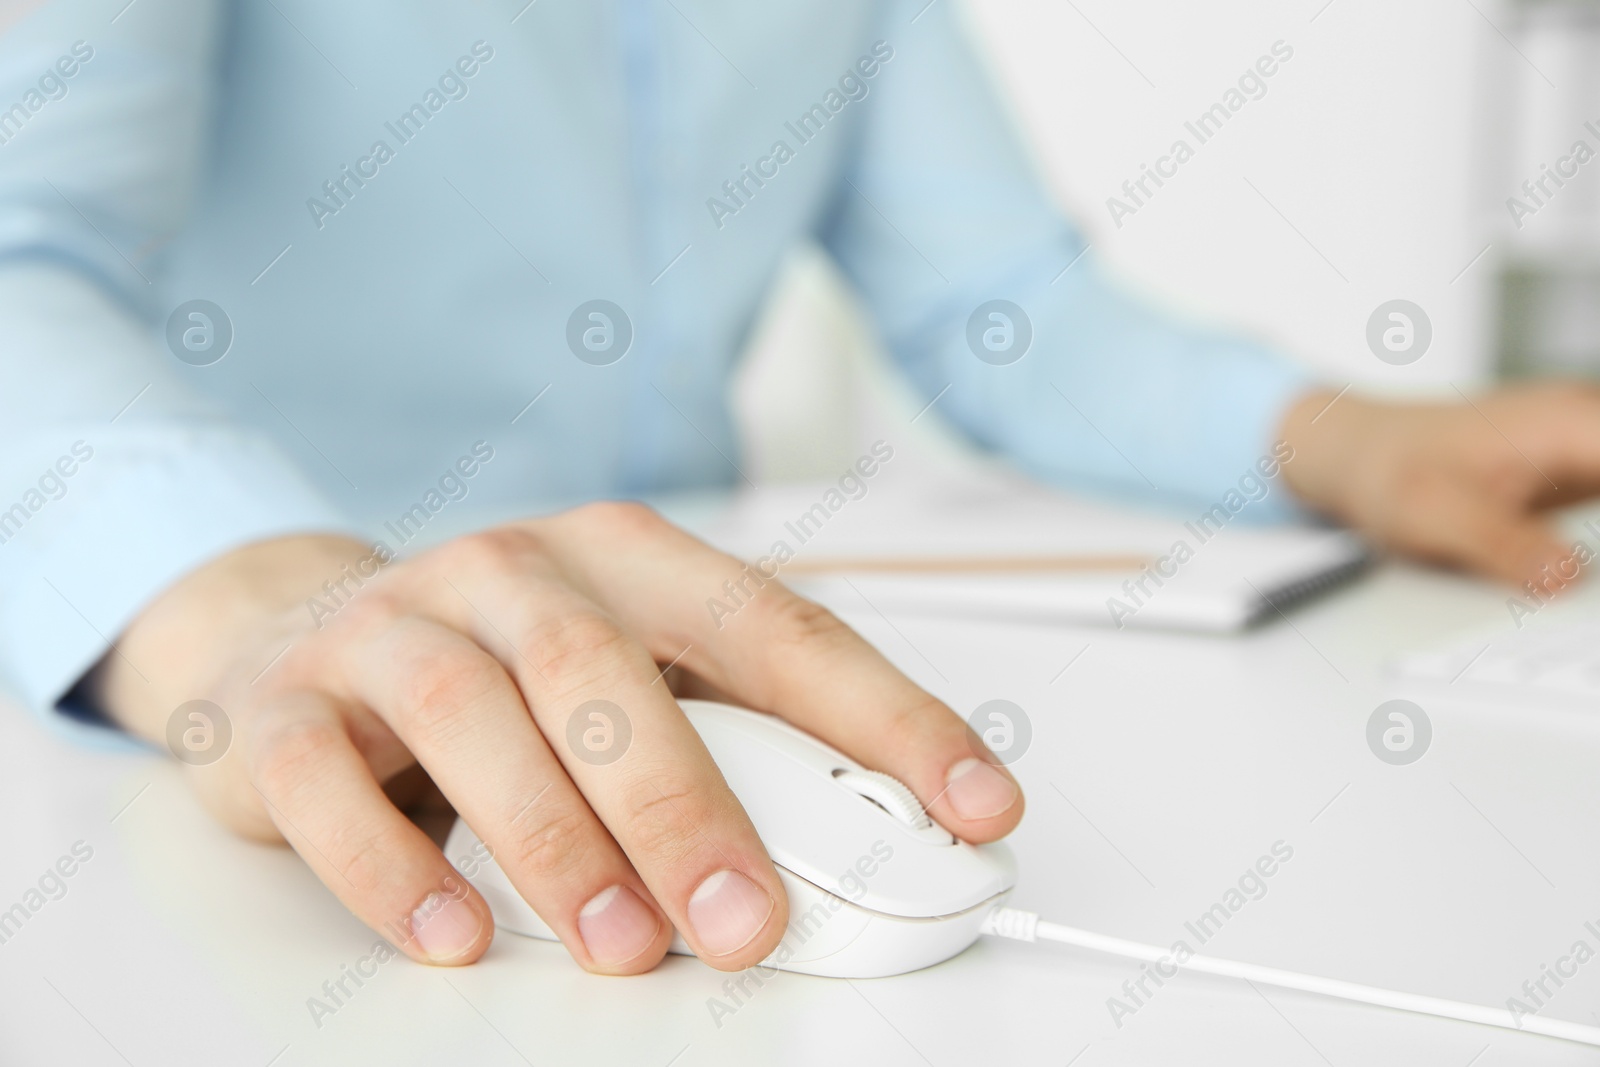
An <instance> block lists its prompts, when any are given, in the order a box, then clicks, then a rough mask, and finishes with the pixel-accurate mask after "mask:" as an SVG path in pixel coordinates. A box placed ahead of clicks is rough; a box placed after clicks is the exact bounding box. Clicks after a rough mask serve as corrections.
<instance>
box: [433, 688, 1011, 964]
mask: <svg viewBox="0 0 1600 1067" xmlns="http://www.w3.org/2000/svg"><path fill="white" fill-rule="evenodd" d="M679 703H680V704H681V705H682V707H683V710H684V713H685V714H686V715H688V716H689V721H690V722H692V723H693V724H694V727H695V729H696V730H698V731H699V732H700V737H701V739H702V740H703V741H705V744H706V748H707V749H709V750H710V752H711V756H712V758H713V759H715V760H716V761H717V766H718V767H720V768H721V769H722V774H723V777H725V778H726V779H727V780H728V785H729V787H730V788H732V790H733V793H734V795H735V796H737V797H738V798H739V801H740V803H742V804H743V805H744V810H745V811H746V812H747V813H748V814H749V816H750V821H751V822H752V823H753V824H754V825H755V828H756V832H757V833H759V834H760V835H761V840H762V841H763V842H764V843H765V844H766V846H767V852H768V854H769V855H770V856H771V857H772V862H773V863H774V864H775V865H776V866H777V868H778V876H779V877H780V878H781V879H782V880H783V885H784V888H785V889H786V890H788V893H789V927H788V930H787V931H786V932H785V934H784V937H783V940H782V941H781V942H780V943H779V945H778V947H777V949H776V950H775V951H774V952H773V953H772V954H771V955H770V956H768V957H767V959H766V960H765V961H763V964H764V965H765V966H768V967H776V968H779V969H782V970H786V971H798V972H800V973H802V974H817V975H825V976H828V977H832V978H882V977H887V976H888V975H893V974H904V973H905V972H907V971H915V970H918V969H919V968H922V967H928V966H931V965H933V964H935V963H941V962H943V961H944V960H947V959H949V958H950V957H951V956H954V955H955V954H956V953H958V952H960V951H962V950H963V949H965V948H966V947H967V946H968V945H970V944H972V943H973V942H974V941H976V940H977V939H978V936H979V927H980V926H981V924H982V923H983V920H984V918H985V916H987V915H988V914H989V912H990V911H991V910H993V908H994V907H995V906H996V905H997V904H999V903H1001V902H1002V901H1003V900H1004V899H1005V897H1006V896H1007V894H1009V893H1010V892H1011V889H1012V887H1013V886H1014V885H1015V884H1016V866H1015V864H1014V862H1013V861H1012V858H1011V853H1010V850H1008V849H1007V848H1006V847H1005V846H1004V845H998V844H993V845H981V846H978V845H970V844H967V843H966V842H963V841H957V840H956V839H955V838H953V837H952V836H951V835H950V834H949V832H947V831H946V830H944V829H942V828H941V827H940V826H939V825H938V824H937V823H935V822H934V821H933V820H932V819H930V818H929V817H928V816H927V815H926V814H925V813H924V812H923V810H922V806H921V805H920V804H919V803H918V802H917V798H916V796H915V795H914V794H913V793H912V792H911V790H910V789H908V788H906V786H905V785H904V784H903V783H901V782H900V781H898V780H897V779H895V778H891V777H890V776H889V775H887V774H881V773H879V772H877V771H869V770H867V769H866V768H865V767H863V766H861V765H860V764H859V763H857V762H856V761H855V760H853V759H851V758H850V757H848V756H846V755H844V754H843V753H841V752H838V751H837V750H835V749H833V748H832V747H830V746H828V745H826V744H824V743H823V742H821V741H819V740H817V739H816V738H814V737H812V736H811V735H810V734H807V733H805V732H804V731H802V730H798V729H796V728H795V727H793V726H791V725H789V724H788V723H786V722H784V721H783V720H781V719H778V718H776V717H774V716H772V715H764V714H761V713H759V712H754V711H747V710H745V709H743V708H736V707H731V706H729V705H726V704H714V703H711V702H710V701H704V700H684V701H680V702H679ZM624 758H626V757H624ZM487 851H488V850H487V849H485V847H484V846H483V845H482V843H481V842H480V840H479V838H478V836H477V835H476V834H475V833H473V831H472V829H471V828H470V827H468V826H467V824H466V822H465V821H464V820H458V821H457V823H456V826H455V828H454V829H453V830H452V831H451V833H450V839H449V841H448V842H446V844H445V855H446V856H448V857H449V858H450V859H451V860H452V861H453V862H454V863H455V864H456V866H457V867H459V868H460V869H461V871H462V873H463V874H464V875H465V876H466V877H467V878H468V880H469V881H470V882H472V884H473V885H474V886H476V887H477V889H478V891H479V892H480V893H482V894H483V898H484V899H485V900H486V901H488V903H489V907H490V908H491V909H492V910H493V912H494V920H495V925H496V926H498V927H499V928H500V929H502V930H507V931H510V932H512V933H517V934H525V935H527V936H530V937H539V938H544V939H546V940H549V941H555V940H557V938H556V935H555V934H554V933H552V932H551V930H550V928H549V927H548V926H546V925H545V923H544V921H543V920H542V919H540V918H539V916H538V914H537V913H535V912H534V910H533V909H532V908H531V907H529V906H528V904H527V903H526V902H525V901H524V900H523V899H522V897H521V896H520V895H519V894H518V893H517V891H516V889H514V888H513V887H512V885H511V882H510V880H509V879H508V878H506V876H505V873H504V872H503V871H501V870H500V867H499V865H498V864H497V863H495V862H494V860H493V859H492V858H486V857H487ZM671 951H673V952H676V953H679V954H681V955H690V954H691V952H690V949H689V947H688V945H686V944H685V943H684V941H683V938H682V936H681V935H680V936H675V937H674V938H673V941H672V948H671Z"/></svg>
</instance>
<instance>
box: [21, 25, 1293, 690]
mask: <svg viewBox="0 0 1600 1067" xmlns="http://www.w3.org/2000/svg"><path fill="white" fill-rule="evenodd" d="M804 240H814V241H815V242H817V243H818V244H820V246H821V247H822V248H824V249H825V250H826V251H827V252H828V253H829V254H831V256H832V257H833V258H834V259H835V260H836V261H837V263H838V264H839V266H840V268H841V269H842V272H843V274H844V276H845V277H846V278H847V279H848V280H849V281H850V283H851V284H852V285H853V286H854V287H855V290H856V292H857V293H858V294H859V297H860V299H861V302H862V304H863V306H864V307H865V308H866V309H867V311H868V312H869V314H870V315H871V317H872V320H873V321H874V323H875V325H876V327H877V329H878V331H879V332H880V334H881V336H882V339H883V341H884V343H885V345H886V346H887V348H888V350H889V351H890V352H891V353H892V355H893V357H894V358H895V360H897V361H898V363H899V365H900V366H901V367H902V368H903V370H904V372H905V374H906V375H907V376H908V377H909V378H910V380H911V381H912V383H913V384H914V386H915V388H916V390H917V391H918V392H919V393H920V394H921V395H923V396H924V397H926V398H928V399H930V400H932V399H933V398H934V397H935V396H938V397H939V399H938V402H937V409H938V411H939V412H940V413H942V415H943V416H944V417H945V418H946V419H948V420H949V421H950V422H952V423H953V424H954V425H955V426H956V427H958V428H959V429H960V430H961V431H962V432H964V433H965V434H967V435H969V436H970V438H971V439H972V440H973V441H975V442H977V443H978V444H979V445H981V446H983V447H985V448H988V449H991V450H993V451H996V452H998V453H1001V454H1004V455H1005V456H1008V457H1010V458H1011V459H1012V460H1014V461H1015V462H1016V463H1017V464H1018V465H1019V466H1021V467H1022V468H1024V469H1026V470H1028V471H1030V472H1032V473H1034V474H1036V475H1038V476H1040V477H1042V478H1044V479H1047V480H1050V481H1053V482H1055V483H1058V484H1062V485H1068V486H1075V487H1086V488H1091V489H1095V490H1099V491H1104V492H1111V493H1116V494H1122V495H1141V494H1142V495H1150V494H1151V493H1153V492H1157V491H1159V492H1160V493H1161V494H1164V495H1165V496H1166V497H1167V498H1169V499H1172V500H1175V501H1184V502H1194V503H1202V504H1204V503H1209V502H1211V501H1213V500H1215V499H1217V498H1218V496H1219V494H1221V493H1223V492H1225V491H1226V490H1227V488H1229V487H1230V486H1232V485H1234V484H1235V483H1236V482H1237V481H1238V479H1239V477H1240V475H1241V474H1242V473H1244V472H1246V471H1247V470H1249V469H1250V468H1252V467H1253V466H1254V464H1255V462H1256V459H1257V458H1258V457H1259V456H1261V455H1262V454H1263V453H1266V452H1268V451H1270V449H1271V445H1272V441H1271V436H1272V434H1273V431H1274V427H1275V425H1276V423H1277V421H1278V420H1279V418H1280V417H1281V414H1282V412H1283V409H1284V407H1285V405H1286V404H1287V403H1288V402H1289V400H1290V397H1291V394H1293V393H1294V392H1295V391H1297V390H1299V389H1301V388H1303V387H1304V384H1305V383H1304V382H1303V381H1302V379H1301V376H1300V375H1299V373H1297V372H1296V371H1294V370H1292V369H1291V368H1290V367H1289V366H1288V365H1287V364H1285V363H1283V362H1280V361H1278V360H1277V359H1275V358H1274V357H1273V356H1271V355H1270V354H1269V353H1266V352H1264V351H1262V350H1260V349H1258V348H1257V347H1255V346H1253V345H1250V344H1246V343H1241V342H1239V341H1237V340H1233V339H1228V338H1222V337H1214V336H1203V335H1199V334H1197V333H1194V332H1190V331H1187V330H1185V329H1183V328H1181V327H1179V326H1176V325H1174V324H1172V323H1169V322H1168V321H1165V320H1164V319H1163V318H1161V317H1160V316H1158V315H1156V314H1154V313H1152V312H1151V311H1150V310H1149V309H1147V308H1145V307H1143V306H1141V305H1140V304H1138V303H1137V302H1135V301H1133V300H1131V299H1130V298H1129V297H1128V296H1126V295H1124V294H1123V293H1121V292H1118V291H1117V290H1116V289H1114V288H1112V287H1111V286H1109V285H1108V284H1107V282H1106V281H1105V280H1104V278H1103V277H1102V275H1101V274H1100V273H1099V272H1098V271H1097V269H1096V266H1095V263H1094V261H1093V257H1090V256H1085V255H1084V254H1083V253H1084V244H1083V241H1082V239H1081V238H1080V237H1079V236H1078V235H1077V234H1076V233H1075V232H1074V230H1073V229H1072V227H1071V226H1069V225H1068V224H1067V223H1066V222H1065V221H1064V220H1063V218H1062V217H1061V215H1060V214H1059V212H1058V211H1057V209H1056V208H1055V207H1054V206H1053V205H1052V204H1051V202H1050V200H1049V198H1048V196H1047V195H1046V193H1045V191H1044V189H1043V187H1042V186H1041V184H1040V182H1039V180H1038V177H1037V176H1036V174H1035V173H1034V170H1033V168H1032V167H1031V165H1030V163H1029V161H1028V160H1027V158H1026V156H1025V153H1024V150H1023V148H1022V147H1021V144H1020V142H1019V140H1018V138H1017V136H1016V133H1015V132H1014V130H1013V129H1012V128H1011V126H1010V123H1009V121H1008V119H1007V117H1006V113H1005V110H1004V108H1003V107H1001V106H1000V105H999V104H998V102H997V100H996V97H995V94H994V91H993V89H992V87H991V85H990V84H989V82H988V80H987V79H986V77H985V75H984V73H983V71H982V70H981V69H980V64H979V63H978V62H977V60H976V59H975V57H974V54H973V50H972V48H971V45H970V43H969V41H968V40H967V38H966V36H965V33H964V31H963V29H962V27H961V14H960V12H959V10H957V9H956V8H955V7H954V5H953V4H952V2H951V0H934V2H932V3H928V0H906V2H900V0H870V2H869V0H805V2H801V0H762V2H761V3H750V2H748V0H593V2H580V0H538V2H535V3H526V0H475V2H467V0H462V2H458V3H450V4H446V3H431V4H430V3H421V2H418V0H339V2H338V3H327V2H324V0H271V2H268V0H234V2H224V0H136V2H134V3H132V4H131V5H130V4H128V0H55V2H53V3H49V4H47V5H45V6H43V7H42V8H40V9H39V10H37V11H35V12H33V13H32V14H30V15H29V16H27V17H26V18H24V19H23V20H22V21H21V22H20V23H19V24H18V25H17V26H15V27H13V28H11V29H10V30H8V31H6V34H5V36H4V38H3V39H0V675H3V679H4V682H5V683H6V685H7V686H8V687H9V688H10V689H12V690H14V691H15V693H16V694H17V695H18V696H19V697H20V699H22V700H23V701H25V702H26V703H28V704H29V705H32V706H35V707H39V708H47V707H49V706H51V705H53V704H54V703H56V702H57V701H58V700H59V699H60V697H61V696H62V694H63V693H64V692H65V691H66V690H67V689H68V688H69V687H70V686H71V684H72V683H73V681H74V680H75V679H76V678H78V677H79V676H80V675H81V674H82V672H83V671H84V670H86V669H87V668H88V667H89V666H91V665H92V664H93V663H94V662H95V661H96V660H97V659H98V658H99V657H100V656H102V655H103V654H105V651H106V647H107V645H106V641H107V640H108V639H110V638H113V637H115V635H116V634H117V633H119V632H120V631H121V630H122V629H123V628H124V627H125V626H126V625H127V623H128V622H129V621H130V619H132V618H133V617H134V616H135V615H136V614H137V612H138V611H139V610H140V608H141V607H142V606H143V605H144V604H146V603H147V602H149V600H150V599H151V598H152V597H154V596H155V595H156V594H157V593H158V592H159V591H160V590H161V589H163V588H164V587H165V586H167V585H169V584H170V583H172V582H173V581H174V580H175V579H177V578H178V577H180V576H181V575H182V574H184V573H185V572H187V571H189V570H191V569H193V568H194V567H195V566H197V565H198V564H200V563H202V562H203V561H205V560H207V559H209V558H212V557H215V556H216V555H218V554H220V553H223V552H225V551H227V550H229V549H231V548H234V547H237V546H239V545H242V544H245V543H248V542H251V541H256V540H260V539H263V538H267V537H272V536H277V535H282V534H287V533H291V532H296V531H302V532H303V531H319V530H329V531H353V532H358V533H361V534H363V535H365V536H382V535H383V532H384V526H383V523H384V522H385V521H390V522H393V521H394V520H395V519H396V518H397V517H398V516H400V515H402V514H403V513H407V512H408V509H409V510H410V513H412V514H413V515H415V514H416V512H415V510H414V508H415V506H416V505H418V504H419V503H421V504H422V505H423V508H424V510H426V509H427V508H429V507H432V505H433V503H435V502H442V500H443V499H446V498H448V496H449V494H450V493H451V492H453V491H454V489H453V487H454V486H455V485H457V484H460V485H463V486H466V487H468V488H470V492H471V493H472V494H474V500H475V501H476V502H477V504H479V505H480V506H481V505H492V506H495V507H499V508H501V509H503V510H505V511H507V512H510V511H516V510H533V509H536V508H539V507H544V506H549V505H550V504H551V503H552V502H572V501H577V500H580V499H584V498H593V497H603V496H629V495H638V494H644V493H655V492H663V491H668V490H677V489H689V488H696V487H714V486H724V485H732V484H735V483H736V482H737V480H738V475H737V473H736V471H735V468H734V464H735V463H736V462H737V461H738V457H737V445H736V442H735V435H734V430H733V424H732V421H731V418H730V412H729V406H728V382H729V377H730V374H731V372H732V370H733V367H734V361H735V359H736V357H737V355H738V353H739V352H740V351H741V347H742V345H743V343H744V342H745V340H746V334H747V333H748V331H749V329H750V326H751V322H752V319H753V318H754V316H755V314H756V311H757V309H758V307H759V305H760V303H761V300H762V298H763V296H764V295H765V294H766V292H767V290H768V288H769V285H770V283H771V282H772V280H773V278H774V275H775V272H776V271H777V270H778V268H779V265H780V263H781V261H782V260H783V257H784V255H785V253H786V252H788V251H789V250H791V249H792V248H793V247H794V246H795V245H796V243H797V242H801V241H804ZM997 300H998V301H1007V302H1009V305H1010V306H1006V305H999V306H996V307H994V308H987V309H984V310H983V311H981V312H980V313H979V314H977V315H976V316H975V315H974V313H975V312H977V311H979V309H980V305H986V304H988V303H989V302H990V301H997ZM194 301H205V302H209V303H203V304H195V303H192V302H194ZM594 301H605V302H608V303H605V304H593V303H591V302H594ZM1015 308H1020V309H1021V311H1022V315H1021V316H1019V315H1017V314H1016V312H1015V310H1014V309H1015ZM218 309H220V311H221V314H220V315H219V314H218V313H217V312H218ZM1024 342H1025V343H1026V346H1027V347H1026V352H1025V354H1023V355H1022V357H1021V358H1020V359H1015V358H1013V357H1014V356H1015V354H1016V353H1017V352H1018V351H1020V350H1021V346H1022V345H1023V343H1024ZM1008 346H1009V347H1008ZM224 350H225V354H222V353H223V352H224ZM219 354H221V358H220V359H217V358H216V357H217V356H218V355H219ZM618 356H620V358H617V357H618ZM980 357H982V358H980ZM212 360H214V362H213V361H212ZM941 394H942V395H941ZM535 397H537V398H538V400H537V403H535V404H534V405H533V406H532V407H528V405H529V403H530V401H532V400H534V398H535ZM475 447H476V448H477V449H478V452H477V453H474V448H475ZM484 449H489V450H492V458H490V459H489V460H488V461H487V462H483V461H481V456H482V451H483V450H484ZM475 456H476V457H478V458H476V459H475V458H474V457H475ZM458 465H459V466H458ZM468 467H471V468H472V470H473V473H472V475H471V476H470V477H468V476H467V475H466V474H465V470H466V469H467V468H468ZM452 470H455V471H457V472H458V473H457V475H456V477H455V479H454V480H451V479H449V478H446V477H445V476H446V475H448V474H449V473H450V472H451V471H452ZM430 491H434V492H433V495H432V496H431V497H430V496H428V493H429V492H430ZM417 521H419V522H420V521H422V520H421V519H420V518H419V519H418V520H417ZM389 543H391V544H393V541H392V540H390V542H389Z"/></svg>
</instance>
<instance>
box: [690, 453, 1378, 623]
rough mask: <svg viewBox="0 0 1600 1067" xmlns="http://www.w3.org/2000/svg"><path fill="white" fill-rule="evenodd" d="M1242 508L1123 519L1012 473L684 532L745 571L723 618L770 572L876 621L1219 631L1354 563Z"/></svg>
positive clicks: (798, 505) (1351, 572) (1306, 592)
mask: <svg viewBox="0 0 1600 1067" xmlns="http://www.w3.org/2000/svg"><path fill="white" fill-rule="evenodd" d="M856 483H859V485H858V484H856ZM847 488H848V489H850V490H853V491H854V494H855V495H852V493H851V492H846V489H847ZM1250 511H1251V508H1250V506H1249V505H1246V506H1245V507H1244V508H1242V509H1241V510H1240V511H1239V512H1237V513H1232V512H1229V511H1228V510H1227V509H1226V508H1225V507H1223V508H1221V509H1220V510H1218V509H1212V510H1210V511H1206V512H1196V513H1194V514H1185V513H1183V512H1175V513H1163V512H1152V511H1141V510H1133V509H1126V508H1120V507H1116V506H1111V505H1107V504H1105V503H1103V502H1100V501H1092V500H1088V499H1085V498H1082V497H1075V496H1070V495H1067V494H1063V493H1059V492H1056V491H1054V490H1048V489H1044V488H1041V487H1039V486H1037V485H1034V484H1032V483H1027V482H1023V481H1021V480H1020V479H1015V480H1013V479H986V480H984V481H983V482H981V483H961V484H949V483H940V484H938V485H923V486H907V485H905V484H891V485H873V484H871V483H870V482H869V481H863V480H860V479H856V480H854V482H852V483H851V484H850V485H848V486H840V485H826V484H818V485H807V486H785V487H782V488H772V487H768V488H764V489H762V490H760V491H759V492H753V493H750V494H748V495H746V496H742V497H739V498H736V499H735V501H734V502H733V503H732V505H730V506H729V507H727V508H726V509H725V510H723V511H721V513H719V514H717V515H715V516H713V517H711V518H710V519H709V520H708V521H704V522H699V523H695V524H694V526H695V527H696V529H697V532H699V533H700V534H701V535H702V536H704V537H706V538H707V539H708V540H710V541H711V542H712V543H713V544H716V545H718V546H719V547H722V548H724V549H726V550H728V551H730V552H733V553H734V554H735V555H738V556H740V557H741V558H743V559H745V560H747V561H749V563H750V565H751V568H752V575H753V576H752V577H751V578H749V579H747V580H746V581H745V582H744V583H743V585H744V589H743V590H741V589H739V588H738V587H735V588H732V589H725V590H723V591H722V596H721V597H720V598H712V599H718V600H720V601H722V602H724V610H727V611H729V612H732V611H733V610H735V609H736V608H737V607H738V606H739V601H740V600H741V599H742V598H743V597H744V596H746V595H748V592H749V591H752V590H754V588H755V587H756V577H754V576H759V575H763V574H765V575H770V574H772V573H774V572H775V573H776V574H778V575H779V576H780V577H781V578H782V580H783V581H784V582H785V583H786V584H788V585H790V586H792V587H793V588H795V589H797V590H798V591H800V592H802V593H804V594H806V595H808V596H810V597H812V598H814V599H817V600H819V601H821V602H822V603H824V604H827V605H828V606H830V607H833V608H835V609H836V610H845V611H849V610H858V611H859V610H877V611H880V612H883V613H884V614H885V615H888V616H889V617H891V618H892V617H894V615H895V614H897V613H898V614H905V613H916V614H924V615H927V614H933V615H943V616H960V617H968V618H996V619H1009V620H1015V621H1030V622H1040V623H1059V624H1071V625H1085V624H1088V625H1104V626H1108V627H1114V628H1117V629H1123V628H1130V627H1140V628H1144V627H1153V628H1165V629H1178V630H1191V631H1208V632H1232V631H1238V630H1243V629H1245V628H1247V627H1249V626H1251V625H1253V624H1255V623H1258V622H1261V621H1263V620H1267V619H1271V618H1276V617H1278V615H1279V614H1280V613H1286V612H1289V611H1291V610H1293V608H1295V607H1296V606H1298V605H1299V604H1301V603H1303V602H1305V601H1306V600H1309V599H1310V598H1312V597H1314V596H1316V595H1318V594H1319V593H1321V592H1323V591H1326V590H1329V589H1332V588H1334V587H1335V586H1337V585H1339V584H1340V583H1342V582H1345V581H1347V580H1349V579H1350V578H1352V577H1354V576H1355V575H1356V574H1358V573H1360V572H1361V570H1362V569H1363V568H1364V567H1365V566H1366V565H1367V563H1368V561H1369V552H1368V550H1367V547H1366V546H1365V544H1364V543H1363V542H1362V541H1361V540H1360V539H1359V538H1357V537H1355V536H1354V535H1352V534H1350V533H1348V532H1345V531H1340V530H1332V529H1328V528H1325V527H1317V526H1307V525H1262V524H1260V523H1259V522H1258V521H1256V520H1255V519H1254V518H1253V517H1252V516H1251V515H1250ZM713 610H715V608H714V607H713Z"/></svg>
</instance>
